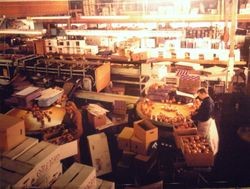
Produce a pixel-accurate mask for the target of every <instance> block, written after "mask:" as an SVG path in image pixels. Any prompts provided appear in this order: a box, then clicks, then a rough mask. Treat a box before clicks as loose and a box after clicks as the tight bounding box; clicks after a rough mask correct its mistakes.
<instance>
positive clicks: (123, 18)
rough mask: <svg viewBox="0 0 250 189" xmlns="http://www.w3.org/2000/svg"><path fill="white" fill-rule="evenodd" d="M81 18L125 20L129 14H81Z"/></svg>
mask: <svg viewBox="0 0 250 189" xmlns="http://www.w3.org/2000/svg"><path fill="white" fill-rule="evenodd" d="M80 18H81V19H93V20H94V19H99V20H125V19H129V18H130V17H129V16H81V17H80Z"/></svg>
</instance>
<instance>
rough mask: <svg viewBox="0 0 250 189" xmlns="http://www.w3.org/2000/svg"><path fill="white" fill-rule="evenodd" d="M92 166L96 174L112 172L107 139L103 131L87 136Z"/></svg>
mask: <svg viewBox="0 0 250 189" xmlns="http://www.w3.org/2000/svg"><path fill="white" fill-rule="evenodd" d="M87 139H88V144H89V150H90V155H91V160H92V165H93V167H95V168H96V175H97V176H100V175H104V174H106V173H110V172H112V165H111V159H110V154H109V146H108V140H107V136H106V135H105V133H100V134H94V135H90V136H88V137H87Z"/></svg>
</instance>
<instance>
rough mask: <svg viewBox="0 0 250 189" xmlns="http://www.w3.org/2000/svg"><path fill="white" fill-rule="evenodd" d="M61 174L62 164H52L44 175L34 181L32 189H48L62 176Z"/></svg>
mask: <svg viewBox="0 0 250 189" xmlns="http://www.w3.org/2000/svg"><path fill="white" fill-rule="evenodd" d="M62 172H63V170H62V164H61V163H59V164H54V165H53V166H52V167H51V168H50V170H48V171H47V173H46V174H44V175H43V176H42V177H40V178H39V179H38V180H37V181H36V183H35V184H34V188H35V187H37V188H49V187H50V186H51V185H52V184H53V183H54V182H55V181H56V180H57V179H58V177H59V176H60V175H62Z"/></svg>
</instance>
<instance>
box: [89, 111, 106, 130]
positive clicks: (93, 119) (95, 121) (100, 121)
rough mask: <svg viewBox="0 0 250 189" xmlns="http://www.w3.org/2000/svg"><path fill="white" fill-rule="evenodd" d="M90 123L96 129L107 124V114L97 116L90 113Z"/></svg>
mask: <svg viewBox="0 0 250 189" xmlns="http://www.w3.org/2000/svg"><path fill="white" fill-rule="evenodd" d="M88 121H89V123H90V124H92V125H93V126H94V127H95V128H97V127H100V126H103V125H105V124H106V114H103V115H98V116H95V115H93V114H91V113H89V112H88Z"/></svg>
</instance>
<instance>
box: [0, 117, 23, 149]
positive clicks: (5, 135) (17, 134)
mask: <svg viewBox="0 0 250 189" xmlns="http://www.w3.org/2000/svg"><path fill="white" fill-rule="evenodd" d="M0 123H1V126H0V152H3V151H6V150H10V149H11V148H13V147H15V146H17V145H18V144H20V143H21V142H22V141H23V140H25V126H24V121H23V120H21V119H19V118H16V117H14V116H9V115H4V114H0Z"/></svg>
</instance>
